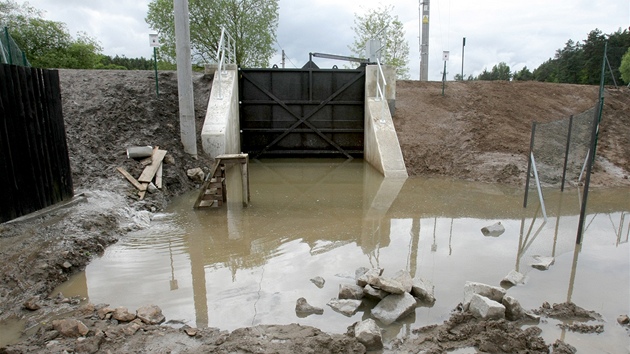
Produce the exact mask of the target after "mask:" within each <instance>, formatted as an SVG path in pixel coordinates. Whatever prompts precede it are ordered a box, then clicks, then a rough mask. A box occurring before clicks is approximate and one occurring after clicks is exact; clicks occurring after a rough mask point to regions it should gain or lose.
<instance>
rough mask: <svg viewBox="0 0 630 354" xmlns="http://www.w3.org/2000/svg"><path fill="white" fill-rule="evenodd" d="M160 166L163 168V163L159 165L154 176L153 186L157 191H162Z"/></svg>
mask: <svg viewBox="0 0 630 354" xmlns="http://www.w3.org/2000/svg"><path fill="white" fill-rule="evenodd" d="M162 166H164V163H161V164H160V167H158V170H157V173H156V174H155V186H156V187H158V189H162Z"/></svg>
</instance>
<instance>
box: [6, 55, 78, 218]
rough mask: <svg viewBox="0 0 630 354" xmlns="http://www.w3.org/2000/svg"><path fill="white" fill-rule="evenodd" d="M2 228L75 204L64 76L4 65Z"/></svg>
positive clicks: (48, 71)
mask: <svg viewBox="0 0 630 354" xmlns="http://www.w3.org/2000/svg"><path fill="white" fill-rule="evenodd" d="M0 188H1V190H2V192H1V193H0V195H1V196H0V208H1V210H0V222H5V221H8V220H11V219H15V218H17V217H19V216H22V215H25V214H28V213H31V212H33V211H37V210H40V209H42V208H45V207H47V206H50V205H53V204H55V203H57V202H60V201H62V200H65V199H69V198H72V196H73V194H74V193H73V188H72V174H71V171H70V160H69V158H68V145H67V142H66V131H65V128H64V122H63V114H62V110H61V92H60V89H59V72H58V71H56V70H44V69H35V68H29V67H21V66H15V65H6V64H0Z"/></svg>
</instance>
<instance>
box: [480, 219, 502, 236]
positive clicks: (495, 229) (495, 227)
mask: <svg viewBox="0 0 630 354" xmlns="http://www.w3.org/2000/svg"><path fill="white" fill-rule="evenodd" d="M504 232H505V228H504V227H503V225H501V222H500V221H499V222H497V223H494V224H492V225H489V226H486V227H482V228H481V233H482V234H483V235H484V236H492V237H499V236H501V235H502V234H503V233H504Z"/></svg>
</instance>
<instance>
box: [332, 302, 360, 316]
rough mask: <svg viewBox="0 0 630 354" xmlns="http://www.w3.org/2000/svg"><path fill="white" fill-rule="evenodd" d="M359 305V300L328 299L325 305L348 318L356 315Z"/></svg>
mask: <svg viewBox="0 0 630 354" xmlns="http://www.w3.org/2000/svg"><path fill="white" fill-rule="evenodd" d="M361 303H362V301H361V300H351V299H330V301H328V303H327V304H326V305H328V306H330V307H332V309H333V310H335V311H337V312H339V313H342V314H344V315H346V316H348V317H350V316H352V315H354V314H355V313H357V310H358V309H359V306H361Z"/></svg>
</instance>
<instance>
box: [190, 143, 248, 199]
mask: <svg viewBox="0 0 630 354" xmlns="http://www.w3.org/2000/svg"><path fill="white" fill-rule="evenodd" d="M235 164H240V166H241V181H242V183H243V206H245V207H246V206H248V205H249V155H248V154H226V155H219V156H217V157H216V158H215V160H214V166H213V167H212V171H210V173H209V174H208V176H207V177H206V180H205V181H204V183H203V186H202V187H201V191H200V192H199V196H198V197H197V201H196V202H195V209H201V208H208V207H220V206H223V204H224V203H226V202H227V194H226V189H225V171H226V169H227V168H229V167H231V166H232V165H235Z"/></svg>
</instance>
